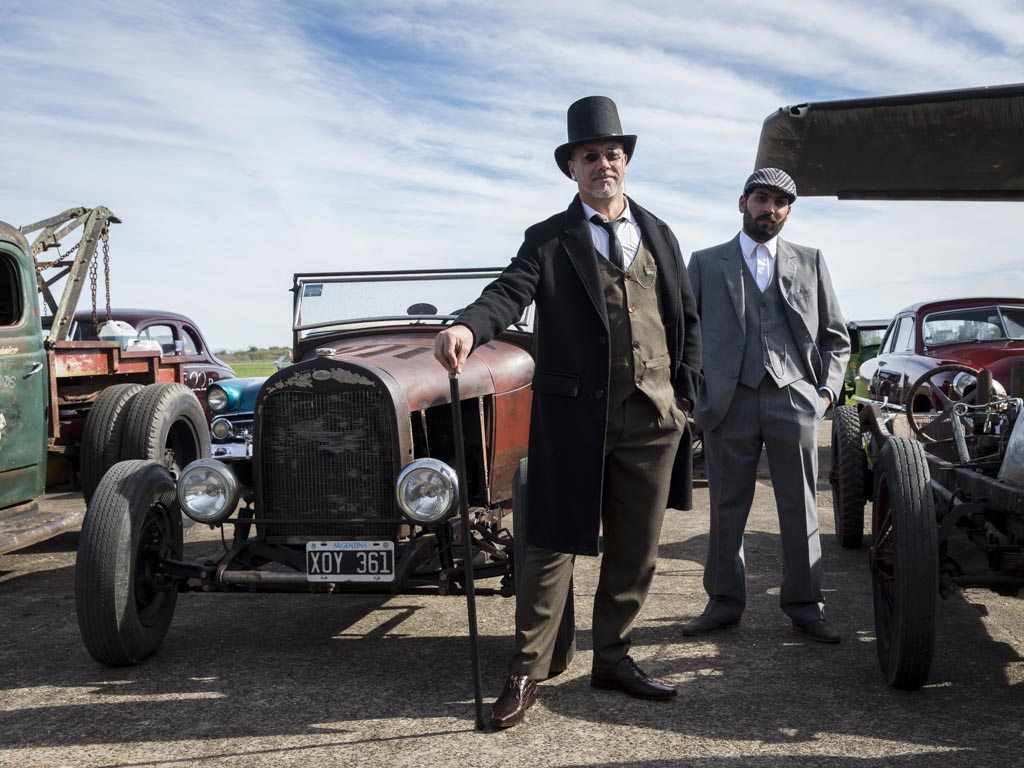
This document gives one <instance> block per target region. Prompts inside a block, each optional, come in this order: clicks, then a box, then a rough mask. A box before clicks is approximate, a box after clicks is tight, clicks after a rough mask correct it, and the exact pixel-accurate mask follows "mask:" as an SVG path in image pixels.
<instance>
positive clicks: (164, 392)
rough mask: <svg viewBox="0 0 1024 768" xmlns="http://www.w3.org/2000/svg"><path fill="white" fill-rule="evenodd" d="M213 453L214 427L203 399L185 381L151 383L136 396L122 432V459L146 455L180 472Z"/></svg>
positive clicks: (141, 457)
mask: <svg viewBox="0 0 1024 768" xmlns="http://www.w3.org/2000/svg"><path fill="white" fill-rule="evenodd" d="M209 457H210V428H209V426H208V425H207V423H206V415H205V414H204V413H203V408H202V406H201V405H200V404H199V400H198V399H197V398H196V396H195V394H194V393H193V392H192V390H191V389H189V388H188V387H186V386H185V385H184V384H178V383H176V382H164V383H160V384H150V385H149V386H147V387H146V388H145V389H143V390H142V392H139V393H138V394H136V395H135V397H134V398H132V401H131V403H130V404H129V406H128V414H127V416H126V418H125V423H124V428H123V430H122V433H121V459H122V460H123V461H124V460H129V459H146V460H149V461H155V462H157V463H158V464H162V465H163V466H164V467H165V468H166V469H167V470H169V471H170V472H171V473H172V474H173V475H175V476H177V473H179V472H180V471H181V470H182V469H184V468H185V466H186V465H188V464H189V463H190V462H193V461H195V460H196V459H207V458H209Z"/></svg>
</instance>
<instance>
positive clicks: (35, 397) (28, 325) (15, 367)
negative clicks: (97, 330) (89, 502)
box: [0, 225, 50, 509]
mask: <svg viewBox="0 0 1024 768" xmlns="http://www.w3.org/2000/svg"><path fill="white" fill-rule="evenodd" d="M3 226H4V227H6V225H3ZM13 235H14V233H9V232H5V231H3V228H2V227H0V509H2V508H4V507H8V506H11V505H13V504H18V503H21V502H24V501H29V500H31V499H34V498H35V497H36V496H38V495H39V494H41V493H42V492H43V489H44V486H45V483H46V435H47V430H46V402H47V395H48V389H49V381H50V377H49V370H48V367H47V361H46V351H45V349H43V333H42V327H41V326H40V320H39V311H38V303H37V301H36V284H35V274H34V263H33V259H32V257H31V255H30V254H29V253H28V252H27V251H26V250H23V249H22V248H21V247H19V245H18V244H17V241H16V240H14V237H13Z"/></svg>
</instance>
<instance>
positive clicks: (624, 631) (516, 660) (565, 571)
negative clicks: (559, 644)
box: [509, 392, 686, 680]
mask: <svg viewBox="0 0 1024 768" xmlns="http://www.w3.org/2000/svg"><path fill="white" fill-rule="evenodd" d="M685 425H686V418H685V416H684V415H683V413H682V411H680V410H679V409H678V408H677V407H676V406H672V409H671V412H670V414H668V415H667V416H665V417H662V416H661V414H660V413H659V412H658V409H657V408H656V407H655V406H654V404H653V403H652V402H651V401H650V400H649V399H648V398H647V397H646V396H645V395H643V394H641V393H639V392H634V393H633V394H631V395H630V396H629V397H627V398H626V400H625V401H624V402H623V403H622V405H620V406H619V407H618V408H616V409H615V411H614V413H612V414H609V419H608V426H607V429H606V433H605V460H604V488H603V495H602V509H601V528H602V541H603V546H602V554H601V565H600V577H599V579H598V584H597V592H596V593H595V595H594V615H593V644H594V660H593V669H594V670H603V669H608V668H609V667H613V666H615V664H617V663H618V662H619V661H620V660H622V658H623V657H625V656H626V655H627V654H628V653H629V649H630V645H631V639H630V632H631V629H632V627H633V622H634V621H635V620H636V617H637V614H639V612H640V608H641V607H642V606H643V603H644V600H645V599H646V597H647V593H648V591H649V590H650V587H651V581H652V579H653V578H654V569H655V564H656V562H657V559H658V539H659V536H660V535H661V524H662V521H663V520H664V517H665V504H666V502H667V500H668V491H669V484H670V482H671V475H672V464H673V462H674V460H675V455H676V449H677V447H678V446H679V439H680V437H681V435H682V431H683V429H684V427H685ZM574 560H575V555H572V554H567V553H564V552H555V551H552V550H549V549H543V548H541V547H535V546H533V545H530V546H528V547H527V550H526V562H524V563H522V564H521V565H520V567H521V572H520V582H519V591H518V593H517V595H516V646H515V650H514V651H513V653H512V658H511V660H510V661H509V674H512V675H526V676H527V677H530V678H532V679H534V680H543V679H545V678H547V677H550V676H551V674H552V672H554V673H556V674H557V672H560V671H561V670H562V669H564V665H565V664H566V663H568V660H569V659H563V660H555V664H554V665H552V654H553V652H554V648H555V640H556V637H557V635H558V627H559V624H560V623H561V620H562V612H563V610H564V609H565V604H566V598H567V596H568V594H569V590H570V589H571V588H572V571H573V563H574ZM571 653H572V649H570V651H569V655H570V656H571Z"/></svg>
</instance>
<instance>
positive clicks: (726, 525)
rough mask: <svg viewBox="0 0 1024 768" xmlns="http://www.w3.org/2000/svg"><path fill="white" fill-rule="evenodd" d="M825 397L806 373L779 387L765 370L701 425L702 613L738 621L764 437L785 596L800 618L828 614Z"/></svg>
mask: <svg viewBox="0 0 1024 768" xmlns="http://www.w3.org/2000/svg"><path fill="white" fill-rule="evenodd" d="M823 410H824V401H823V400H822V398H821V396H820V395H819V394H818V392H817V390H816V389H815V387H814V386H813V385H812V384H811V383H809V382H808V381H806V380H799V381H795V382H793V383H792V384H789V385H787V386H784V387H782V388H779V387H778V386H777V385H776V384H775V382H774V381H773V380H772V378H771V377H770V376H765V378H764V379H763V380H762V382H761V385H760V386H759V387H757V388H756V389H752V388H750V387H745V386H743V385H738V386H737V387H736V393H735V395H734V396H733V399H732V403H731V404H730V406H729V410H728V411H727V412H726V415H725V418H724V419H723V420H722V422H721V423H720V424H719V425H718V426H717V427H715V428H714V429H712V430H708V431H706V432H705V433H704V451H705V457H706V460H707V470H708V487H709V490H710V493H711V532H710V540H709V543H708V559H707V563H706V565H705V568H704V589H705V590H706V591H707V593H708V596H709V598H710V599H709V602H708V605H707V608H705V613H706V614H707V615H709V616H711V617H712V618H714V619H716V620H718V621H721V622H725V623H730V622H735V621H738V620H739V618H740V615H741V614H742V613H743V609H744V607H745V606H746V576H745V571H744V564H745V563H744V557H743V530H744V528H745V527H746V524H747V516H748V515H749V514H750V505H751V502H752V501H753V498H754V486H755V482H756V473H757V464H758V460H759V458H760V456H761V447H762V444H763V445H764V447H765V449H766V451H767V454H768V467H769V470H770V472H771V477H772V485H773V486H774V489H775V502H776V506H777V508H778V515H779V530H780V532H781V537H782V556H783V573H782V589H781V595H780V603H781V607H782V610H783V611H785V612H786V614H787V615H788V616H789V617H790V618H791V619H792V620H793V621H794V622H795V623H797V624H806V623H807V622H810V621H815V620H817V619H821V618H823V617H824V601H823V599H822V595H821V572H822V568H821V543H820V540H819V536H818V509H817V502H816V496H815V487H816V484H817V474H818V445H817V443H818V426H819V423H820V422H821V417H822V415H823Z"/></svg>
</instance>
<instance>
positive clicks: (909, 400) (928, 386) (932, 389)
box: [903, 363, 978, 443]
mask: <svg viewBox="0 0 1024 768" xmlns="http://www.w3.org/2000/svg"><path fill="white" fill-rule="evenodd" d="M958 373H970V374H973V375H974V376H977V375H978V371H977V370H975V369H974V368H969V367H968V366H966V365H956V364H954V363H950V364H949V365H940V366H938V367H936V368H932V369H931V370H930V371H928V372H927V373H925V374H924V375H923V376H921V378H919V379H918V380H917V381H915V382H914V384H913V386H912V387H911V388H910V391H909V392H907V397H906V398H905V399H904V401H903V402H904V403H906V406H907V421H909V422H910V428H911V429H912V430H913V431H914V434H915V435H917V437H918V439H919V440H922V441H923V442H926V443H935V442H938V440H937V439H936V438H935V437H933V436H932V435H930V434H929V433H928V432H929V429H926V428H925V427H924V426H922V425H921V424H920V423H919V422H918V419H917V418H916V417H915V416H914V403H915V401H916V400H917V398H918V397H919V396H921V395H923V394H931V395H932V397H934V398H935V399H936V400H938V401H939V402H940V403H941V404H942V412H941V413H940V414H939V416H938V418H936V419H935V420H933V421H932V422H931V423H930V424H929V425H928V427H929V428H933V427H934V426H935V425H936V424H939V423H940V422H944V421H952V420H953V418H954V414H953V407H954V406H955V405H956V404H957V403H959V402H962V403H973V402H974V393H973V392H969V393H968V394H967V395H966V397H964V398H963V399H962V400H953V399H952V398H950V396H949V395H947V394H946V393H945V392H943V391H942V388H941V387H939V386H936V384H935V383H934V379H935V378H936V377H937V376H947V375H950V374H952V375H953V376H955V375H956V374H958Z"/></svg>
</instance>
